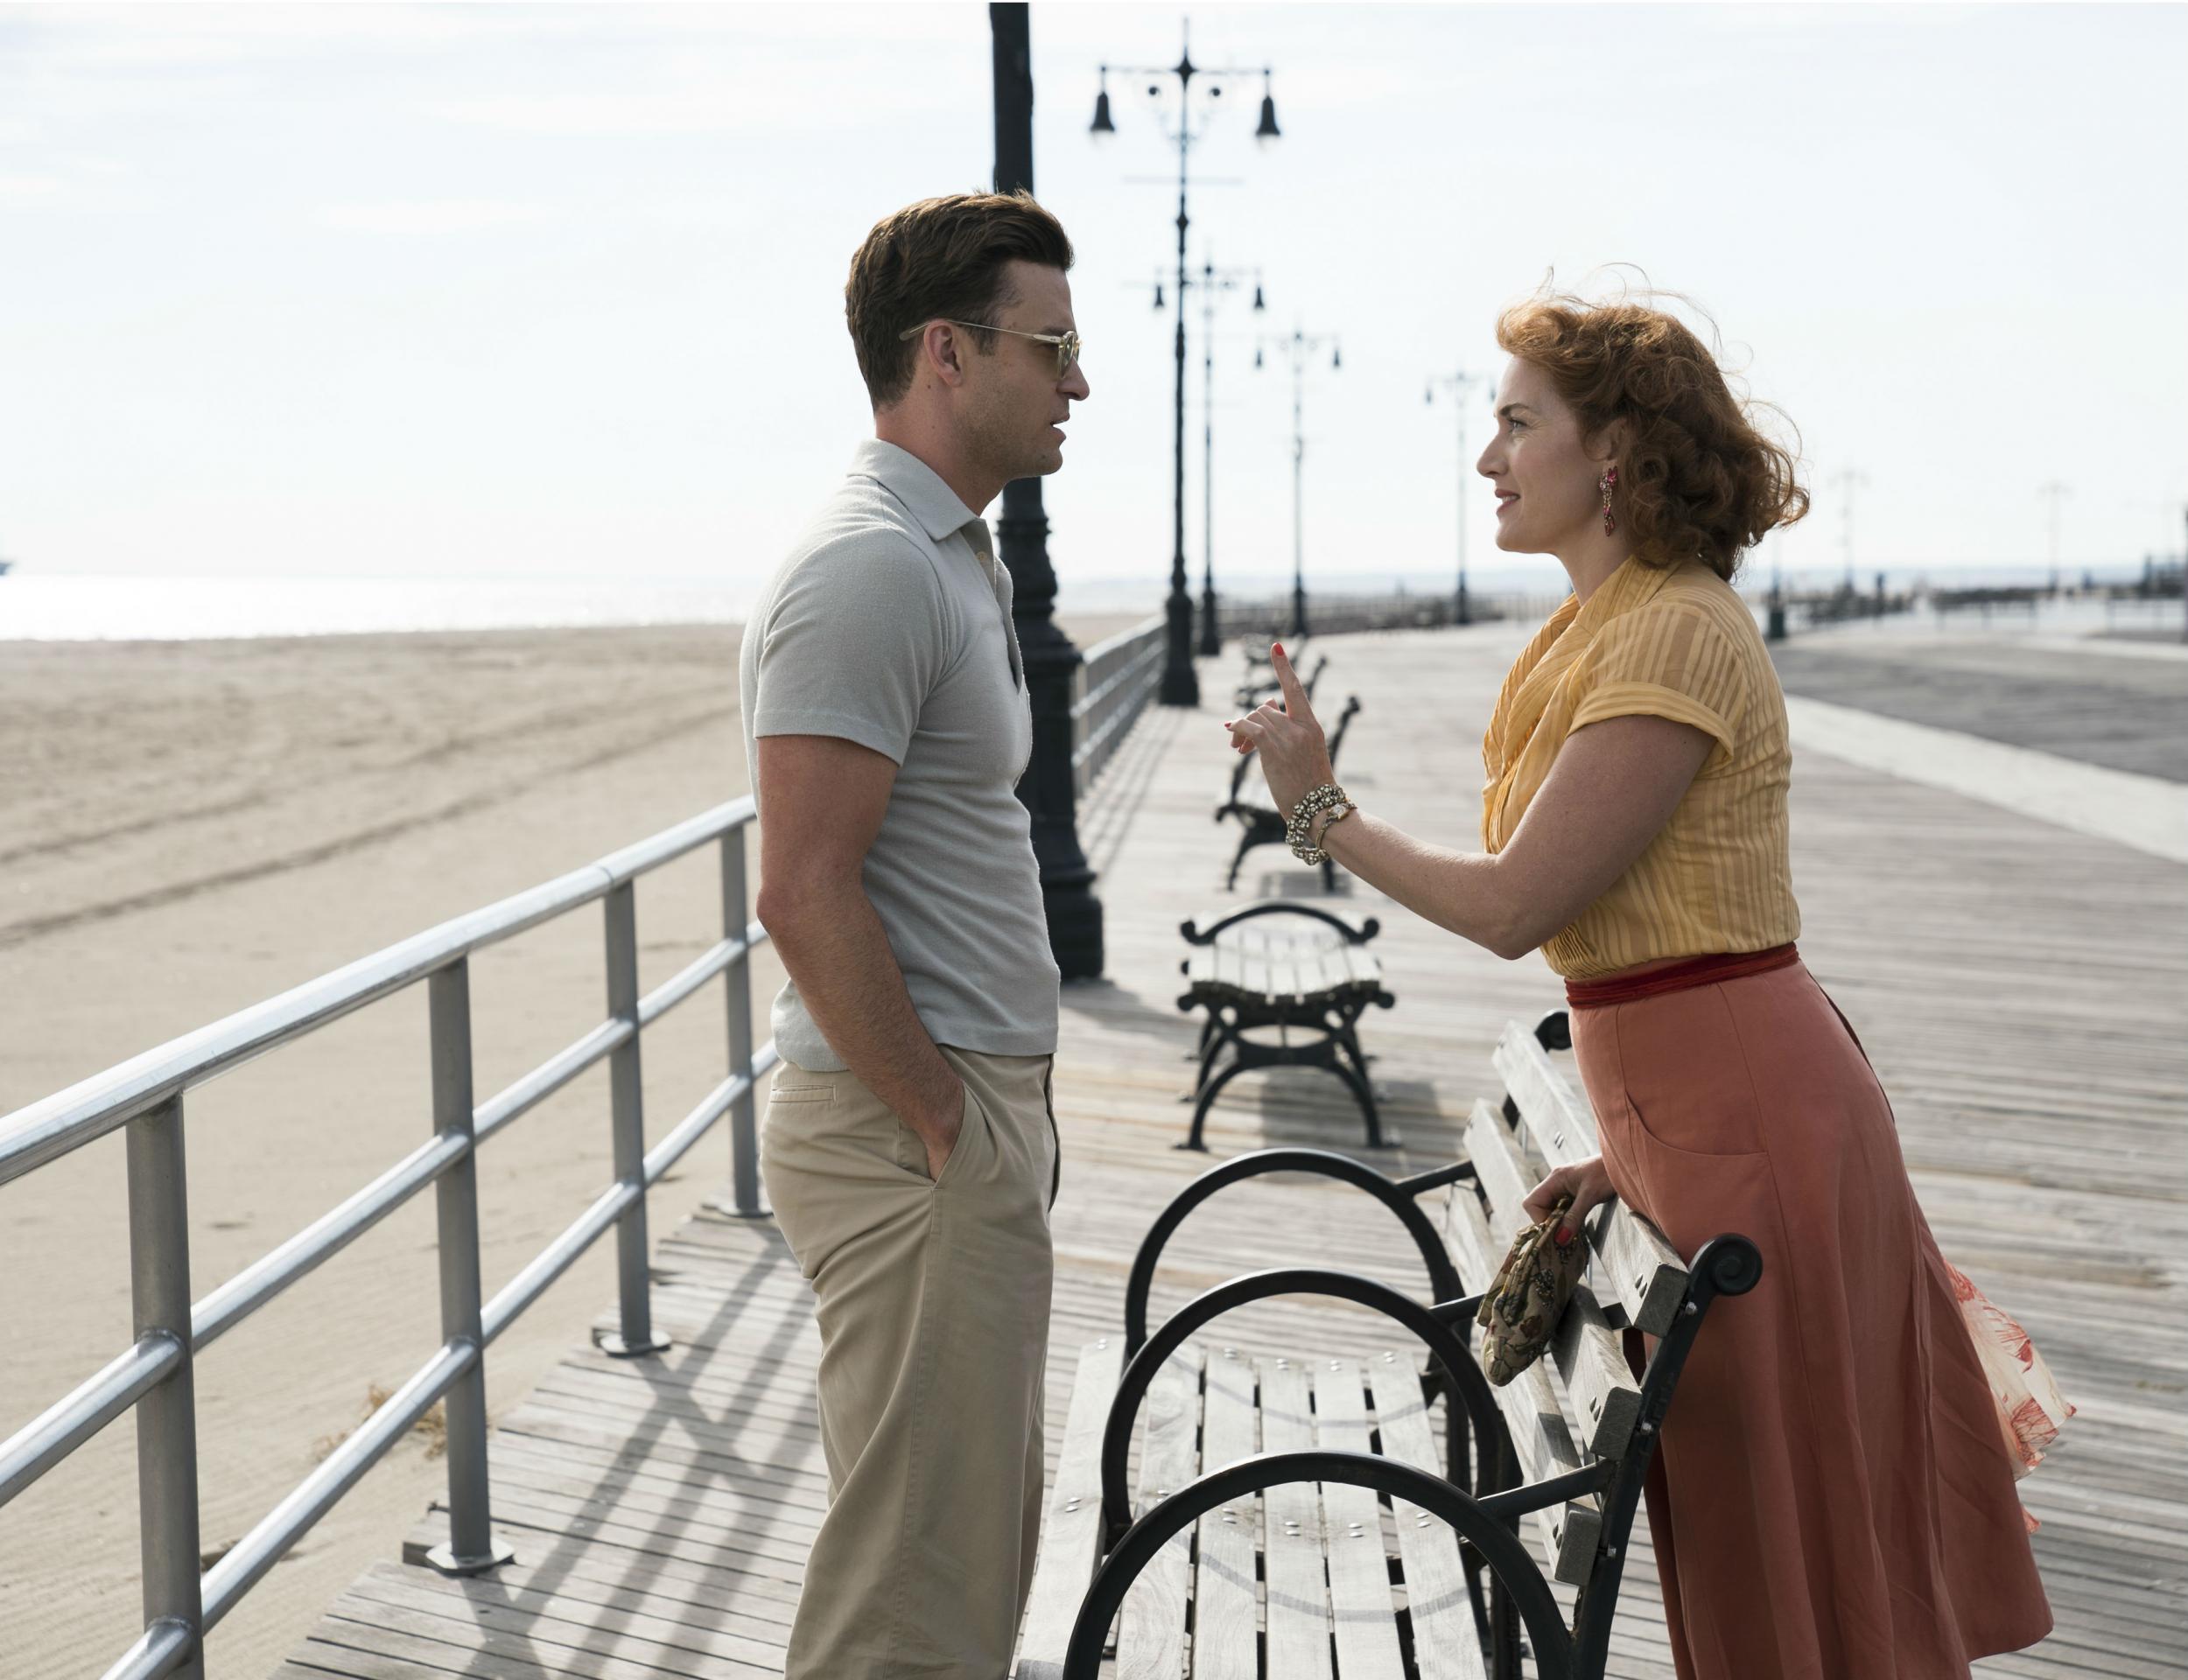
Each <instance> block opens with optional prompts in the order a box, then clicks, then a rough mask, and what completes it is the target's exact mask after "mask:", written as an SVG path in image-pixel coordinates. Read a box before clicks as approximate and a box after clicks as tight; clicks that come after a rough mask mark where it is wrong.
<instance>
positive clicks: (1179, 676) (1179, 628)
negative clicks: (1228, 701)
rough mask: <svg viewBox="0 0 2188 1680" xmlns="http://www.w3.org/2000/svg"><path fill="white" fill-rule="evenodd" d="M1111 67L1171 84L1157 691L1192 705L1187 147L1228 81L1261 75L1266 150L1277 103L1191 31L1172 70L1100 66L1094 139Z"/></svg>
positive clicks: (1103, 117) (1265, 85)
mask: <svg viewBox="0 0 2188 1680" xmlns="http://www.w3.org/2000/svg"><path fill="white" fill-rule="evenodd" d="M1112 69H1113V70H1115V71H1116V72H1117V73H1118V74H1119V75H1122V76H1134V77H1147V78H1150V80H1149V81H1148V82H1147V95H1148V97H1149V98H1150V99H1151V100H1154V101H1157V102H1160V101H1161V99H1162V98H1163V94H1164V88H1165V86H1166V83H1165V81H1163V80H1161V79H1162V78H1167V77H1172V76H1175V78H1176V79H1177V104H1176V109H1175V116H1176V124H1175V133H1174V134H1166V137H1167V138H1171V139H1175V141H1176V142H1177V302H1178V311H1177V339H1176V363H1177V394H1176V402H1175V414H1176V428H1175V443H1174V447H1173V450H1172V465H1173V495H1172V518H1171V534H1172V539H1173V540H1172V546H1171V555H1170V594H1169V599H1168V602H1167V603H1166V606H1165V612H1166V614H1167V616H1168V620H1169V643H1168V655H1167V657H1166V659H1165V661H1164V663H1163V668H1162V686H1161V690H1159V691H1158V696H1157V697H1158V698H1159V699H1160V700H1161V703H1162V704H1164V705H1166V706H1196V705H1198V704H1200V680H1199V678H1198V677H1197V676H1195V675H1194V671H1193V598H1192V596H1191V595H1190V594H1189V592H1188V591H1187V588H1186V576H1185V312H1186V311H1185V302H1186V289H1187V287H1189V285H1191V284H1192V283H1193V282H1192V280H1191V277H1190V276H1189V274H1188V272H1187V269H1186V267H1185V236H1186V230H1187V228H1189V227H1190V226H1191V225H1192V224H1191V220H1190V218H1189V216H1188V215H1187V214H1186V202H1185V200H1186V188H1187V186H1188V185H1189V181H1190V179H1191V158H1192V150H1193V143H1194V141H1196V140H1197V139H1200V138H1201V137H1203V134H1204V133H1205V132H1206V130H1207V126H1208V122H1209V119H1210V116H1212V115H1213V113H1214V110H1215V109H1216V108H1217V105H1218V103H1219V102H1221V100H1222V96H1223V85H1224V81H1226V80H1232V79H1236V78H1238V77H1241V76H1251V75H1254V74H1257V73H1258V74H1259V76H1260V78H1261V86H1262V95H1261V125H1260V127H1259V129H1257V130H1255V132H1254V137H1255V138H1256V139H1257V140H1259V141H1260V142H1262V143H1263V144H1267V143H1268V142H1270V141H1272V140H1273V139H1275V138H1276V137H1277V127H1276V102H1275V99H1274V97H1273V95H1271V94H1270V92H1269V83H1270V77H1271V71H1270V70H1269V68H1268V67H1267V66H1261V67H1260V68H1259V70H1258V71H1257V70H1255V69H1253V68H1251V67H1247V66H1207V65H1198V64H1195V63H1194V62H1193V54H1192V37H1191V34H1190V29H1189V26H1188V33H1187V35H1186V38H1185V42H1184V46H1183V48H1182V50H1181V51H1180V52H1179V54H1178V61H1177V62H1176V63H1175V64H1174V65H1170V66H1163V67H1151V66H1139V65H1107V64H1105V65H1103V66H1100V76H1101V82H1100V88H1101V91H1100V92H1099V93H1098V94H1097V95H1095V100H1094V122H1093V126H1092V129H1091V132H1092V133H1093V134H1094V135H1095V136H1096V137H1101V136H1104V135H1108V134H1113V133H1115V132H1116V124H1115V123H1114V122H1113V121H1112V118H1111V116H1110V109H1109V91H1108V90H1109V73H1110V71H1112ZM1196 78H1198V79H1199V81H1200V85H1201V97H1202V102H1201V104H1200V106H1199V108H1198V110H1197V111H1196V108H1195V102H1194V81H1195V79H1196ZM1196 117H1197V119H1198V120H1197V121H1196Z"/></svg>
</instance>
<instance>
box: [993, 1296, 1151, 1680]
mask: <svg viewBox="0 0 2188 1680" xmlns="http://www.w3.org/2000/svg"><path fill="white" fill-rule="evenodd" d="M1124 1357H1125V1353H1124V1339H1123V1338H1122V1337H1121V1336H1102V1337H1099V1338H1098V1339H1096V1340H1095V1341H1090V1342H1088V1343H1087V1344H1086V1346H1085V1347H1083V1348H1081V1349H1080V1350H1079V1368H1078V1375H1077V1376H1076V1377H1075V1378H1074V1379H1073V1381H1072V1384H1071V1411H1070V1417H1069V1421H1068V1422H1067V1423H1066V1424H1065V1425H1064V1427H1063V1450H1062V1457H1061V1459H1060V1460H1059V1461H1058V1463H1057V1466H1056V1474H1055V1481H1054V1482H1053V1484H1052V1485H1051V1487H1050V1488H1049V1492H1048V1515H1047V1516H1046V1518H1045V1519H1044V1520H1043V1522H1042V1523H1041V1551H1040V1554H1039V1556H1038V1558H1036V1560H1035V1562H1034V1584H1033V1590H1032V1593H1031V1594H1030V1596H1029V1597H1028V1598H1027V1604H1026V1624H1025V1628H1024V1631H1023V1632H1022V1633H1021V1634H1020V1638H1019V1642H1018V1663H1017V1666H1016V1667H1015V1668H1014V1669H1013V1670H1012V1672H1013V1674H1014V1675H1016V1676H1017V1677H1018V1680H1060V1677H1061V1676H1062V1673H1063V1654H1064V1651H1065V1650H1066V1649H1068V1648H1069V1645H1070V1642H1071V1628H1072V1625H1073V1624H1074V1623H1075V1622H1076V1621H1077V1620H1078V1614H1079V1606H1080V1604H1081V1603H1082V1602H1083V1601H1084V1600H1085V1598H1086V1589H1087V1586H1088V1584H1089V1583H1090V1581H1092V1579H1094V1567H1095V1565H1096V1564H1098V1562H1099V1561H1100V1560H1101V1545H1102V1428H1103V1425H1105V1424H1106V1423H1107V1422H1108V1421H1109V1403H1110V1400H1111V1397H1112V1396H1114V1395H1115V1394H1116V1392H1117V1379H1118V1376H1119V1375H1120V1374H1121V1372H1122V1371H1123V1369H1124Z"/></svg>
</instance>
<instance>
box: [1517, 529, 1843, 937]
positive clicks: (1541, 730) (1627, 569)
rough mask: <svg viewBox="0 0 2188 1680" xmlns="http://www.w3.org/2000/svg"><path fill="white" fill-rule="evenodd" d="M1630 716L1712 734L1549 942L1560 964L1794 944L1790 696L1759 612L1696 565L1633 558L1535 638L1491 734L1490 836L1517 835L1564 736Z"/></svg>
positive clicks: (1520, 660)
mask: <svg viewBox="0 0 2188 1680" xmlns="http://www.w3.org/2000/svg"><path fill="white" fill-rule="evenodd" d="M1636 712H1642V713H1647V714H1650V715H1652V716H1655V717H1659V718H1674V719H1676V720H1677V721H1678V722H1680V723H1682V724H1691V725H1694V727H1695V728H1697V729H1700V730H1702V731H1705V732H1708V734H1709V735H1711V736H1712V737H1714V738H1715V742H1716V745H1715V746H1713V747H1712V748H1711V749H1710V753H1709V756H1708V759H1707V760H1704V761H1703V764H1702V767H1701V774H1699V775H1697V776H1696V777H1695V778H1694V782H1693V783H1692V785H1690V786H1689V787H1688V788H1687V793H1686V795H1685V797H1683V798H1682V799H1681V800H1680V802H1679V806H1678V809H1676V810H1674V811H1673V813H1672V817H1671V820H1670V821H1669V822H1668V823H1666V824H1665V825H1664V828H1663V830H1662V831H1661V832H1660V833H1659V834H1658V836H1657V837H1656V838H1655V839H1654V840H1652V842H1650V844H1649V847H1648V850H1647V851H1644V852H1643V853H1642V854H1641V856H1640V858H1638V859H1637V860H1636V861H1635V863H1634V865H1633V866H1632V867H1631V868H1630V869H1629V870H1627V871H1626V872H1625V873H1624V874H1623V875H1621V876H1620V877H1619V878H1618V879H1616V881H1614V882H1613V883H1612V884H1611V886H1610V890H1609V892H1607V893H1604V894H1603V895H1602V897H1601V898H1600V899H1598V900H1595V903H1593V904H1591V905H1589V906H1588V908H1587V909H1586V910H1584V911H1582V912H1581V915H1580V918H1579V920H1578V921H1574V923H1573V924H1572V926H1570V927H1569V928H1565V929H1564V930H1563V931H1562V932H1560V933H1559V934H1558V935H1556V936H1555V937H1553V939H1552V940H1551V941H1550V942H1548V943H1547V944H1546V945H1545V946H1544V947H1543V948H1542V954H1543V956H1545V957H1546V958H1548V960H1549V963H1550V966H1551V968H1553V970H1556V971H1557V972H1558V973H1559V974H1560V975H1562V976H1564V977H1566V978H1567V979H1570V980H1587V979H1593V978H1596V977H1601V976H1603V975H1607V974H1616V973H1617V972H1618V971H1619V970H1622V969H1630V968H1632V967H1634V966H1636V965H1637V964H1638V963H1653V962H1657V961H1659V960H1661V959H1663V958H1666V957H1677V956H1708V955H1711V954H1713V953H1716V952H1721V951H1759V950H1767V949H1770V948H1771V946H1774V945H1783V944H1785V943H1787V942H1789V941H1791V940H1792V939H1793V938H1794V937H1795V936H1796V935H1799V932H1800V909H1799V906H1798V905H1796V904H1795V903H1794V902H1793V886H1792V858H1791V835H1790V830H1789V827H1788V823H1787V820H1786V811H1785V792H1786V788H1788V786H1789V785H1790V784H1791V781H1792V747H1791V745H1790V743H1789V742H1788V740H1787V738H1786V731H1785V696H1784V694H1783V693H1782V692H1781V691H1780V690H1779V689H1778V672H1777V670H1776V669H1775V668H1774V667H1773V666H1772V665H1771V658H1770V654H1769V651H1768V650H1767V649H1766V648H1764V645H1763V637H1762V634H1761V633H1760V632H1759V631H1758V630H1757V628H1756V624H1755V615H1754V614H1753V613H1750V611H1749V610H1748V607H1747V606H1746V604H1745V603H1744V602H1743V601H1742V600H1741V599H1740V598H1739V596H1738V595H1737V594H1736V593H1735V592H1734V591H1733V588H1732V586H1731V584H1728V583H1726V582H1725V581H1724V580H1723V579H1722V578H1721V577H1718V576H1717V574H1716V573H1715V572H1714V571H1712V570H1710V569H1709V568H1708V566H1705V565H1703V564H1701V563H1700V562H1698V561H1690V562H1687V563H1685V564H1683V565H1680V566H1675V567H1673V568H1671V569H1669V570H1659V569H1658V568H1655V567H1652V566H1648V565H1645V564H1644V563H1642V562H1640V561H1638V560H1628V561H1627V562H1626V563H1624V564H1623V566H1621V567H1619V568H1618V570H1616V571H1615V572H1613V573H1612V574H1611V575H1610V577H1609V578H1607V579H1606V580H1605V581H1604V582H1603V584H1602V586H1601V587H1600V588H1599V589H1597V590H1596V591H1595V594H1593V595H1592V596H1590V597H1589V598H1588V605H1587V606H1585V607H1583V606H1579V605H1578V602H1577V599H1576V598H1574V597H1572V596H1567V598H1566V599H1565V602H1564V604H1563V605H1562V606H1560V607H1559V608H1558V610H1557V611H1556V612H1555V613H1552V614H1551V615H1550V620H1549V622H1548V623H1546V624H1545V625H1544V626H1543V627H1542V628H1541V630H1540V631H1539V632H1538V633H1537V634H1536V635H1535V638H1534V640H1533V641H1532V642H1530V643H1529V644H1528V645H1527V650H1526V651H1525V653H1523V654H1522V655H1520V656H1519V658H1518V662H1517V663H1515V664H1514V665H1513V666H1512V668H1511V674H1510V675H1509V676H1506V677H1505V678H1504V688H1503V690H1502V691H1501V692H1499V694H1498V695H1497V711H1496V713H1495V715H1494V716H1493V717H1492V718H1490V725H1489V733H1488V734H1487V735H1486V736H1485V737H1484V738H1483V741H1482V762H1483V767H1484V768H1485V769H1486V770H1487V771H1488V773H1489V782H1488V785H1487V786H1486V787H1485V788H1483V791H1482V842H1483V844H1484V845H1486V846H1487V847H1488V848H1489V850H1490V851H1498V850H1500V849H1501V848H1502V847H1503V846H1504V844H1506V843H1507V842H1509V841H1510V840H1511V837H1512V835H1513V833H1514V832H1515V831H1516V830H1518V827H1519V819H1520V818H1521V817H1522V816H1525V814H1526V809H1527V805H1528V802H1529V801H1531V800H1532V799H1533V797H1534V795H1535V792H1536V790H1537V789H1538V788H1540V787H1541V786H1542V783H1543V780H1544V778H1545V777H1546V776H1547V775H1548V774H1550V766H1551V764H1552V762H1553V760H1555V759H1556V758H1557V754H1558V749H1559V748H1560V746H1563V745H1564V744H1565V738H1566V737H1567V736H1568V735H1570V734H1571V733H1572V732H1574V730H1576V729H1579V728H1581V726H1583V725H1588V724H1593V723H1600V722H1601V721H1602V719H1604V718H1621V717H1626V716H1629V715H1630V714H1633V713H1636Z"/></svg>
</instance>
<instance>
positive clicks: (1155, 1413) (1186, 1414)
mask: <svg viewBox="0 0 2188 1680" xmlns="http://www.w3.org/2000/svg"><path fill="white" fill-rule="evenodd" d="M1201 1363H1202V1361H1201V1350H1200V1349H1199V1348H1197V1347H1196V1346H1195V1345H1193V1344H1192V1343H1190V1342H1188V1343H1187V1344H1186V1345H1185V1346H1184V1347H1182V1348H1179V1349H1178V1350H1177V1352H1175V1354H1172V1355H1170V1357H1169V1358H1168V1359H1167V1360H1165V1361H1164V1362H1163V1364H1162V1369H1161V1370H1160V1371H1158V1372H1157V1373H1156V1374H1155V1379H1154V1382H1153V1383H1150V1384H1148V1387H1147V1404H1146V1405H1145V1406H1144V1407H1143V1408H1142V1416H1143V1417H1145V1418H1146V1419H1147V1423H1146V1430H1147V1434H1146V1437H1145V1439H1144V1440H1143V1441H1142V1443H1141V1445H1140V1498H1139V1502H1138V1503H1137V1504H1136V1505H1135V1506H1134V1507H1133V1515H1134V1516H1144V1515H1146V1513H1147V1511H1148V1510H1149V1509H1151V1508H1152V1507H1153V1506H1154V1505H1155V1504H1157V1503H1158V1502H1161V1501H1162V1500H1164V1499H1167V1498H1168V1497H1169V1496H1170V1495H1172V1494H1175V1493H1176V1492H1177V1491H1178V1490H1179V1489H1180V1488H1183V1487H1184V1486H1185V1484H1186V1483H1188V1482H1189V1481H1192V1480H1193V1476H1194V1473H1195V1471H1196V1469H1197V1468H1198V1466H1199V1463H1200V1457H1199V1453H1198V1451H1197V1446H1196V1442H1197V1439H1198V1436H1199V1433H1200V1421H1201V1418H1200V1390H1201ZM1192 1554H1193V1531H1192V1530H1191V1529H1185V1530H1181V1531H1180V1532H1178V1533H1176V1534H1174V1535H1172V1536H1171V1537H1170V1538H1169V1540H1168V1542H1167V1543H1165V1544H1164V1545H1163V1548H1162V1550H1161V1552H1160V1553H1158V1554H1157V1555H1156V1556H1155V1558H1154V1560H1153V1561H1152V1562H1150V1563H1149V1564H1148V1565H1147V1568H1146V1569H1144V1570H1142V1571H1141V1572H1140V1578H1139V1579H1137V1580H1135V1581H1134V1582H1133V1585H1132V1590H1131V1592H1129V1593H1126V1595H1125V1608H1124V1614H1123V1615H1122V1616H1121V1617H1120V1618H1119V1628H1118V1634H1117V1672H1118V1674H1119V1677H1120V1680H1177V1677H1178V1676H1180V1675H1182V1674H1183V1673H1184V1672H1185V1608H1186V1602H1187V1588H1188V1587H1189V1585H1190V1582H1191V1579H1192Z"/></svg>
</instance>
